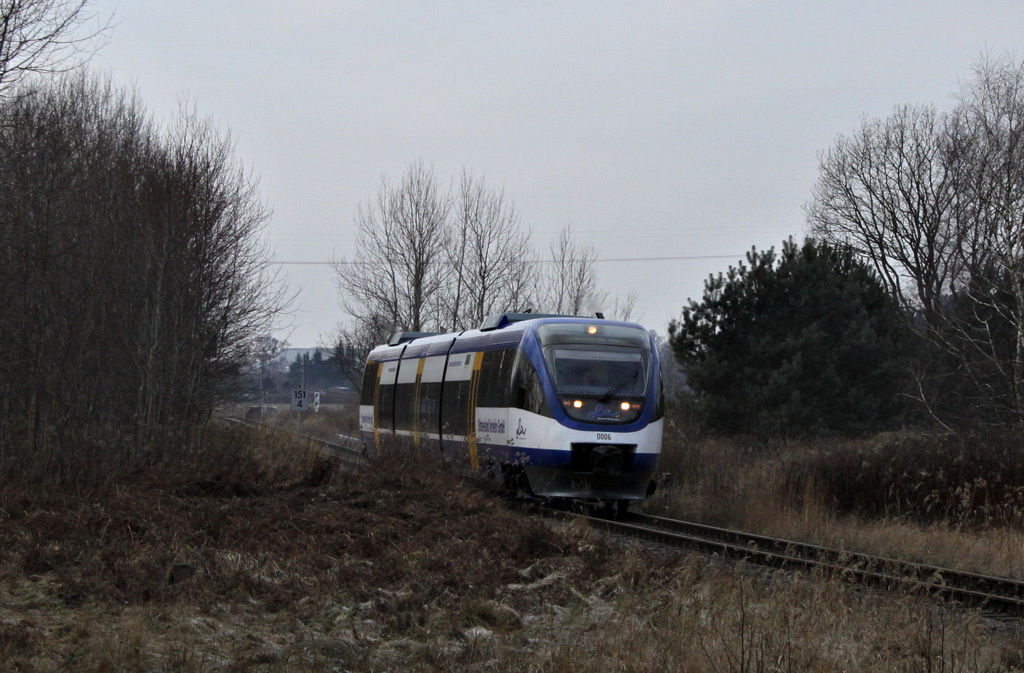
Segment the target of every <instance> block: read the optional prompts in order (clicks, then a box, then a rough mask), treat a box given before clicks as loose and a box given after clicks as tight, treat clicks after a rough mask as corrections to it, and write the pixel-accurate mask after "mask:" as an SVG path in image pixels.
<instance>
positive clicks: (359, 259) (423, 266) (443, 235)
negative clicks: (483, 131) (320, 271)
mask: <svg viewBox="0 0 1024 673" xmlns="http://www.w3.org/2000/svg"><path fill="white" fill-rule="evenodd" d="M450 209H451V200H450V198H449V196H448V195H447V194H446V193H444V192H442V190H441V188H440V186H439V184H438V181H437V178H436V177H435V176H434V173H433V170H432V169H429V168H427V167H426V166H424V164H423V162H422V161H420V162H417V163H414V164H412V165H410V166H409V168H408V169H407V170H406V172H405V175H404V176H403V177H402V181H401V183H400V184H398V185H393V184H391V183H390V182H389V181H388V179H387V178H386V177H385V178H383V179H382V180H381V186H380V189H379V191H378V192H377V196H376V198H375V199H373V200H371V201H370V202H369V203H367V204H365V205H362V206H360V207H359V212H358V214H357V216H356V227H357V229H358V232H357V234H356V254H355V257H354V259H352V260H346V259H338V260H335V261H334V262H333V265H334V270H335V272H336V274H337V283H338V291H339V293H340V296H341V302H342V306H343V307H344V308H345V310H346V311H347V312H348V313H349V315H352V316H374V317H375V318H374V319H375V320H378V319H383V320H386V321H390V322H391V323H392V324H393V325H394V326H395V327H399V328H402V329H407V330H412V331H414V332H418V331H421V330H425V329H429V328H432V327H435V326H436V325H437V323H438V317H439V316H440V315H442V312H443V309H442V303H441V288H442V287H443V285H444V283H445V282H446V281H447V279H448V277H449V267H448V264H447V257H446V255H445V250H446V248H447V245H448V240H449V229H448V213H449V211H450Z"/></svg>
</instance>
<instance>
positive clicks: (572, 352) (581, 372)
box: [546, 346, 651, 401]
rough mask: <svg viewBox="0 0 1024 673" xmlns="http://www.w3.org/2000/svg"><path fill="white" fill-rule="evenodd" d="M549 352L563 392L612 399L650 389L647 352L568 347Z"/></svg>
mask: <svg viewBox="0 0 1024 673" xmlns="http://www.w3.org/2000/svg"><path fill="white" fill-rule="evenodd" d="M546 355H547V360H548V368H549V370H550V371H551V377H552V379H553V380H554V384H555V389H556V390H557V391H558V393H559V394H560V395H586V396H588V397H597V398H599V399H605V398H609V399H610V398H611V397H613V396H614V397H637V396H642V395H643V394H644V391H645V390H647V378H648V372H649V371H650V362H651V356H650V354H649V353H648V352H645V351H641V350H634V349H626V348H619V349H604V348H602V349H594V348H582V347H579V346H575V347H573V346H567V347H564V348H559V347H551V348H548V349H547V350H546ZM605 401H607V399H605Z"/></svg>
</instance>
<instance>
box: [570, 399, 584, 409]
mask: <svg viewBox="0 0 1024 673" xmlns="http://www.w3.org/2000/svg"><path fill="white" fill-rule="evenodd" d="M572 406H573V408H574V409H582V408H583V400H573V403H572Z"/></svg>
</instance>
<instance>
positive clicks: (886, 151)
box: [808, 106, 960, 315]
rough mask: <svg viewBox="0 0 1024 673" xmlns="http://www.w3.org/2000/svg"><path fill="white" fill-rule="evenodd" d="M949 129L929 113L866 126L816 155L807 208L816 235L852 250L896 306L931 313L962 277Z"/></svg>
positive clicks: (909, 112)
mask: <svg viewBox="0 0 1024 673" xmlns="http://www.w3.org/2000/svg"><path fill="white" fill-rule="evenodd" d="M947 124H948V122H947V120H946V118H945V117H944V116H943V115H940V114H939V113H938V112H937V111H936V110H935V109H934V108H931V107H910V106H906V107H902V108H898V109H897V110H896V112H895V113H894V114H893V115H892V116H891V117H889V118H888V119H885V120H865V121H864V122H863V123H862V125H861V128H860V129H859V130H858V131H857V133H856V134H854V135H852V136H849V137H846V136H840V137H839V138H838V139H837V140H836V144H835V145H834V146H833V147H832V148H831V149H829V150H828V151H827V152H825V153H824V154H823V155H822V156H821V157H820V168H819V171H820V174H819V177H818V182H817V184H816V185H815V186H814V189H813V192H812V201H811V204H810V206H809V209H808V220H809V222H810V225H811V231H812V233H813V234H814V236H816V237H817V238H819V239H820V240H823V241H825V242H827V243H830V244H833V245H844V246H848V247H850V248H851V249H853V250H854V251H855V252H856V253H857V254H859V255H860V256H861V257H862V258H864V259H866V260H868V261H869V262H870V264H871V266H872V267H873V268H874V269H875V271H876V272H877V273H878V274H879V277H880V278H881V279H882V280H883V282H884V283H885V285H886V286H887V287H888V289H889V291H890V293H891V294H892V295H893V296H895V297H897V298H898V299H899V300H900V302H901V303H902V305H904V306H912V307H914V308H920V309H923V310H924V311H925V312H927V313H928V314H930V315H935V314H936V313H937V312H938V311H939V310H940V304H941V301H942V296H943V295H944V294H948V293H950V292H951V291H952V290H953V284H954V282H955V280H956V279H957V276H958V273H959V271H960V269H959V267H958V260H957V258H956V255H955V252H956V246H957V244H958V239H957V231H956V226H955V223H954V217H955V207H956V197H957V192H956V184H957V181H956V176H955V168H954V167H953V164H954V163H955V153H954V152H952V151H950V147H949V142H948V134H947Z"/></svg>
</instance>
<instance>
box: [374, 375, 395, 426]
mask: <svg viewBox="0 0 1024 673" xmlns="http://www.w3.org/2000/svg"><path fill="white" fill-rule="evenodd" d="M378 405H379V406H378V407H377V419H378V422H379V423H380V429H381V430H392V429H393V426H392V422H393V420H394V411H395V386H393V385H389V386H381V387H380V399H379V400H378Z"/></svg>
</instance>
